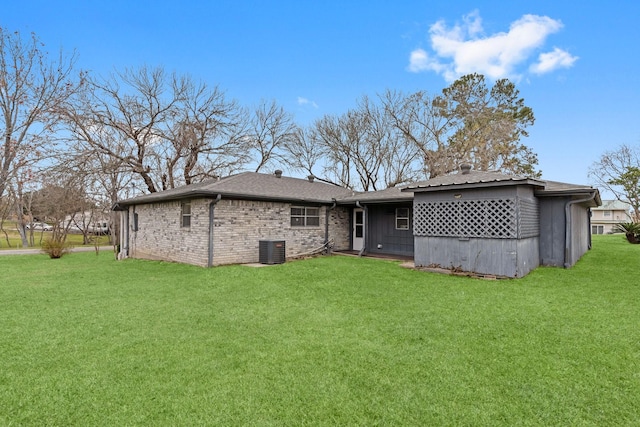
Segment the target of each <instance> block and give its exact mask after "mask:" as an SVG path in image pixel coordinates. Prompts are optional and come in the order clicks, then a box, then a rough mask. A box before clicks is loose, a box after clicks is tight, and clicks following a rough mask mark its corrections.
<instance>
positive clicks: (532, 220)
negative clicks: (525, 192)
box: [518, 200, 540, 239]
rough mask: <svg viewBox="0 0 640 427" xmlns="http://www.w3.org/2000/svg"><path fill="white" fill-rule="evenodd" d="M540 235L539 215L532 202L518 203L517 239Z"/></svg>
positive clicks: (534, 202) (536, 207) (535, 203)
mask: <svg viewBox="0 0 640 427" xmlns="http://www.w3.org/2000/svg"><path fill="white" fill-rule="evenodd" d="M539 235H540V213H539V209H538V203H537V202H536V201H534V200H519V201H518V239H526V238H528V237H536V236H539Z"/></svg>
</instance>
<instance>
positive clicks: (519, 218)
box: [414, 186, 540, 277]
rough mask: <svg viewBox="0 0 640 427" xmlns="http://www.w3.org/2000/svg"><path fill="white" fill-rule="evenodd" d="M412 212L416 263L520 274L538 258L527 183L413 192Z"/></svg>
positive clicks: (533, 201) (535, 214) (535, 210)
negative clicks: (522, 184)
mask: <svg viewBox="0 0 640 427" xmlns="http://www.w3.org/2000/svg"><path fill="white" fill-rule="evenodd" d="M414 215H415V218H414V221H415V224H414V234H415V263H416V266H420V267H441V268H450V269H458V270H462V271H470V272H475V273H480V274H492V275H496V276H506V277H522V276H525V275H526V274H527V273H529V272H530V271H531V270H532V269H534V268H536V267H537V266H538V265H539V263H540V258H539V234H540V229H539V227H538V220H539V208H538V202H537V199H536V198H535V196H534V194H533V189H532V188H531V187H523V186H511V187H496V188H486V189H468V190H460V191H437V192H424V193H415V195H414Z"/></svg>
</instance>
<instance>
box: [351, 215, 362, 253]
mask: <svg viewBox="0 0 640 427" xmlns="http://www.w3.org/2000/svg"><path fill="white" fill-rule="evenodd" d="M363 245H364V210H363V209H359V208H356V209H354V210H353V245H352V246H353V250H354V251H359V250H361V249H362V247H363Z"/></svg>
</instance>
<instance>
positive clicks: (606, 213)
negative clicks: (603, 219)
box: [603, 211, 611, 216]
mask: <svg viewBox="0 0 640 427" xmlns="http://www.w3.org/2000/svg"><path fill="white" fill-rule="evenodd" d="M603 213H604V216H611V211H604V212H603Z"/></svg>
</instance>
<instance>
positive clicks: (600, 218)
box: [591, 200, 632, 234]
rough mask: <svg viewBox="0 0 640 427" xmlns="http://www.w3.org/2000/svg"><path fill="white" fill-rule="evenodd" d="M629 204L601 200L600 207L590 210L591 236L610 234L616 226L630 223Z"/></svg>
mask: <svg viewBox="0 0 640 427" xmlns="http://www.w3.org/2000/svg"><path fill="white" fill-rule="evenodd" d="M629 212H631V204H629V203H626V202H621V201H619V200H603V201H602V206H599V207H597V208H593V209H591V213H592V216H591V234H611V233H614V232H615V231H617V230H616V224H620V223H622V222H632V219H631V215H630V214H629Z"/></svg>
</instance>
